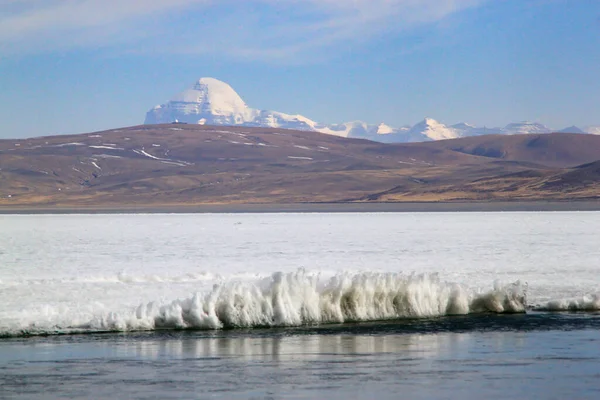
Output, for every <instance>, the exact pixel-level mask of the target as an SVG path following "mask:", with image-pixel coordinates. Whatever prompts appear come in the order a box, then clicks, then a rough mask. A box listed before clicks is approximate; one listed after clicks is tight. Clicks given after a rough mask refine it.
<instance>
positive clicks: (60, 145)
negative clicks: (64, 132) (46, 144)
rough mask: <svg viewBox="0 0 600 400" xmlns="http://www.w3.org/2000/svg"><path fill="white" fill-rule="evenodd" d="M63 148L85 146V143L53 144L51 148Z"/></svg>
mask: <svg viewBox="0 0 600 400" xmlns="http://www.w3.org/2000/svg"><path fill="white" fill-rule="evenodd" d="M65 146H85V143H79V142H71V143H61V144H55V145H54V146H52V147H65Z"/></svg>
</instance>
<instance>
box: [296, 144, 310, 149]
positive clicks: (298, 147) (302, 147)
mask: <svg viewBox="0 0 600 400" xmlns="http://www.w3.org/2000/svg"><path fill="white" fill-rule="evenodd" d="M294 147H295V148H297V149H302V150H310V147H306V146H299V145H297V144H295V145H294Z"/></svg>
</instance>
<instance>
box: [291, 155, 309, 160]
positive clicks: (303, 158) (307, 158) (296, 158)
mask: <svg viewBox="0 0 600 400" xmlns="http://www.w3.org/2000/svg"><path fill="white" fill-rule="evenodd" d="M287 158H291V159H292V160H312V158H310V157H297V156H287Z"/></svg>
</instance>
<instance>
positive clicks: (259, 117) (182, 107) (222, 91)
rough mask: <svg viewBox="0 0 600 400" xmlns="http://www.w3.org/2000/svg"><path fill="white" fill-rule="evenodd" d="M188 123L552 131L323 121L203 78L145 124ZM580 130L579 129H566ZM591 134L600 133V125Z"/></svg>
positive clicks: (353, 132) (395, 134)
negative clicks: (258, 105) (248, 98)
mask: <svg viewBox="0 0 600 400" xmlns="http://www.w3.org/2000/svg"><path fill="white" fill-rule="evenodd" d="M172 122H183V123H189V124H202V125H240V126H253V127H269V128H284V129H297V130H306V131H316V132H321V133H325V134H329V135H336V136H342V137H349V138H360V139H369V140H375V141H378V142H385V143H406V142H423V141H430V140H444V139H455V138H461V137H468V136H479V135H489V134H507V135H512V134H529V133H549V132H551V131H552V130H551V129H549V128H548V127H546V126H545V125H542V124H540V123H536V122H518V123H511V124H508V125H506V126H505V127H504V128H487V127H476V126H473V125H470V124H467V123H464V122H461V123H458V124H455V125H451V126H447V125H444V124H443V123H441V122H438V121H436V120H434V119H432V118H425V119H424V120H423V121H421V122H419V123H417V124H416V125H414V126H412V127H411V126H403V127H400V128H394V127H392V126H389V125H386V124H384V123H380V124H368V123H365V122H362V121H353V122H346V123H342V124H321V123H318V122H316V121H313V120H311V119H310V118H307V117H304V116H302V115H292V114H286V113H282V112H278V111H269V110H259V109H255V108H251V107H249V106H248V105H247V104H246V103H245V102H244V100H242V98H241V97H240V96H239V95H238V94H237V93H236V91H235V90H233V88H232V87H231V86H229V85H228V84H227V83H225V82H221V81H219V80H217V79H214V78H202V79H200V80H198V81H197V82H196V83H195V84H194V85H192V87H190V88H189V89H186V90H184V91H183V92H181V93H178V94H177V95H175V96H174V97H173V98H172V99H171V100H170V101H168V102H167V103H165V104H162V105H159V106H156V107H154V108H153V109H152V110H150V111H148V112H147V113H146V120H145V122H144V123H145V124H160V123H172ZM563 131H565V132H567V131H568V132H570V133H578V132H579V131H581V132H582V133H583V131H582V130H580V129H579V128H577V127H569V128H565V130H563ZM585 132H589V133H594V134H600V126H596V127H593V126H592V127H587V128H586V129H585Z"/></svg>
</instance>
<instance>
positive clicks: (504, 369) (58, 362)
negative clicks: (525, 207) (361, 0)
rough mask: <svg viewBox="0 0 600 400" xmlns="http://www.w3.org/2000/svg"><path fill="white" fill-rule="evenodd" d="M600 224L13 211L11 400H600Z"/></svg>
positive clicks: (7, 356)
mask: <svg viewBox="0 0 600 400" xmlns="http://www.w3.org/2000/svg"><path fill="white" fill-rule="evenodd" d="M598 227H600V213H595V212H585V213H432V214H429V213H415V214H410V213H397V214H395V213H390V214H236V215H233V214H213V215H69V216H0V334H1V335H2V336H3V337H4V338H3V339H0V398H28V399H29V398H44V399H47V398H56V399H58V398H67V397H69V398H161V399H165V398H174V399H175V398H399V397H400V398H402V397H405V398H417V399H420V398H423V399H426V398H453V399H454V398H456V399H459V398H460V399H465V398H467V399H468V398H515V397H517V396H518V397H522V398H533V397H536V396H537V397H541V398H556V399H564V398H590V399H591V398H594V399H595V398H598V397H599V396H600V313H599V312H598V310H599V309H600V297H599V294H600V278H599V277H598V271H599V268H598V264H599V262H600V261H599V260H600V246H598V245H597V244H598V243H600V230H599V229H598ZM514 313H517V314H514ZM65 333H70V334H68V335H64V334H65ZM73 333H77V334H73Z"/></svg>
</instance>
